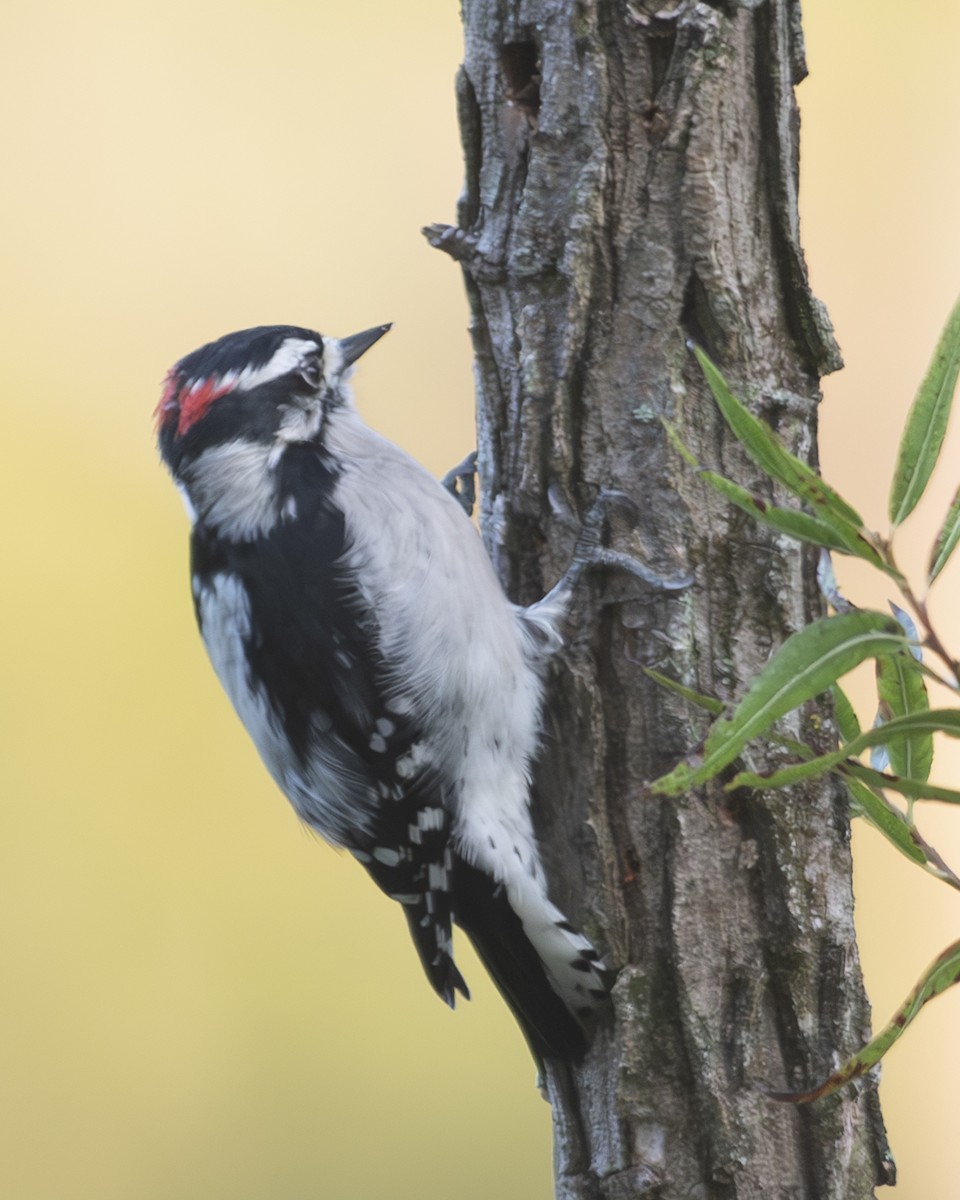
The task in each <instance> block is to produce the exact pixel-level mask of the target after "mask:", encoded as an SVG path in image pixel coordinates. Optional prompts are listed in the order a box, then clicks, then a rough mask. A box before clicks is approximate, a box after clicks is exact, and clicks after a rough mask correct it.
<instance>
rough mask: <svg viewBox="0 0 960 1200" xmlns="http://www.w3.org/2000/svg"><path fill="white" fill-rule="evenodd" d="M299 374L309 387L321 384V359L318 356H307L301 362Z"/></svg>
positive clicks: (316, 386)
mask: <svg viewBox="0 0 960 1200" xmlns="http://www.w3.org/2000/svg"><path fill="white" fill-rule="evenodd" d="M298 374H299V376H300V378H301V379H302V380H303V382H304V383H305V384H306V385H307V387H311V388H318V387H319V386H320V360H319V358H316V357H311V358H306V359H304V361H303V362H302V363H301V364H300V367H299V369H298Z"/></svg>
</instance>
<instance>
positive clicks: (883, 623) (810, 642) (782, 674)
mask: <svg viewBox="0 0 960 1200" xmlns="http://www.w3.org/2000/svg"><path fill="white" fill-rule="evenodd" d="M904 643H905V638H904V636H903V632H902V630H901V629H900V626H899V625H898V624H897V623H896V621H894V620H893V618H892V617H888V616H886V615H885V614H884V613H878V612H870V611H864V612H853V613H841V614H840V615H839V616H835V617H825V618H824V619H823V620H821V621H816V622H814V624H812V625H808V626H807V627H806V629H801V630H800V631H799V632H798V633H795V634H793V635H792V636H791V637H789V638H788V639H787V640H786V641H785V642H784V643H783V645H782V646H781V647H780V648H779V649H778V650H777V652H776V653H775V654H774V655H773V657H772V658H771V659H770V661H769V662H768V663H767V665H766V666H765V667H764V668H763V670H762V671H761V672H760V674H759V675H757V676H756V678H755V679H754V680H753V682H752V683H751V685H750V689H749V691H748V692H747V694H746V695H745V696H744V698H743V699H742V700H741V701H740V703H739V704H738V705H737V707H736V709H735V711H734V712H733V714H732V715H731V716H730V717H721V718H720V719H719V720H717V721H715V722H714V724H713V725H712V726H711V728H710V732H709V733H708V735H707V738H706V741H705V742H704V745H703V749H702V751H701V752H700V754H699V755H698V758H697V759H696V760H694V761H687V762H682V763H680V764H678V766H676V767H675V768H674V769H673V770H672V771H671V772H670V773H669V774H667V775H664V776H662V777H661V778H660V779H658V780H656V781H655V782H654V783H653V784H652V785H651V787H652V788H653V790H654V791H655V792H659V793H662V794H665V795H670V796H675V795H679V794H680V793H681V792H685V791H687V790H688V789H689V788H691V787H696V786H697V785H698V784H700V783H704V782H705V781H706V780H708V779H711V778H713V776H714V775H716V774H718V772H720V771H722V770H723V768H724V767H726V766H728V765H729V764H730V763H731V762H733V760H734V759H735V758H736V757H737V755H738V754H739V753H740V751H741V750H742V749H743V747H744V746H745V745H746V744H747V743H748V742H749V741H751V740H752V739H753V738H755V737H757V736H758V734H761V733H763V732H764V731H765V730H766V729H768V728H769V727H770V726H771V725H772V724H773V723H774V721H777V720H779V719H780V717H782V716H784V715H785V714H786V713H788V712H790V711H791V710H792V709H794V708H797V707H799V705H801V704H803V703H804V702H805V701H807V700H810V699H811V698H812V697H814V696H817V695H819V694H820V693H821V692H825V691H826V690H827V689H828V688H829V687H830V686H831V685H832V684H833V683H835V682H836V681H837V680H838V679H839V678H840V677H841V676H842V675H845V674H846V673H847V672H848V671H852V670H853V668H854V667H855V666H857V665H858V663H861V662H863V661H864V659H867V658H876V656H877V655H878V654H892V653H893V652H894V651H895V650H898V649H900V648H901V647H902V646H903V645H904Z"/></svg>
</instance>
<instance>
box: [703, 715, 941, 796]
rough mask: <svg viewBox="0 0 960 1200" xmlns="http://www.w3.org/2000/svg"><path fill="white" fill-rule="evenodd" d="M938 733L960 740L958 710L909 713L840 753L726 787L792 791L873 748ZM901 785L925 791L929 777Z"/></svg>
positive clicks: (747, 776)
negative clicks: (794, 785)
mask: <svg viewBox="0 0 960 1200" xmlns="http://www.w3.org/2000/svg"><path fill="white" fill-rule="evenodd" d="M934 733H945V734H947V735H948V736H949V737H955V738H960V710H958V709H955V708H931V709H926V710H924V711H920V712H915V713H906V714H905V715H904V716H902V717H894V718H892V719H891V720H890V721H887V722H885V723H884V724H883V725H877V726H874V728H873V729H868V730H866V731H865V732H864V733H860V734H858V735H857V736H856V737H855V738H851V740H850V741H849V742H846V743H845V744H844V745H842V746H841V747H840V748H839V749H838V750H832V751H830V753H828V754H819V755H817V757H816V758H808V759H806V760H805V761H804V762H800V763H791V765H790V766H788V767H781V768H780V769H779V770H776V771H771V772H770V773H769V774H760V773H758V772H755V771H740V772H739V774H737V775H735V776H734V778H733V779H731V780H730V782H729V783H728V784H727V785H726V787H727V790H728V791H731V790H732V789H734V788H738V787H749V788H785V787H791V786H792V785H793V784H795V783H800V782H801V781H803V780H804V779H813V778H814V777H815V776H817V775H823V774H824V773H825V772H827V771H832V770H833V768H834V767H836V766H837V765H838V764H840V763H843V762H847V760H852V759H854V758H856V756H857V755H858V754H862V753H863V751H864V750H867V749H869V748H870V747H871V746H878V745H885V746H889V747H894V746H899V745H901V744H902V743H904V742H908V741H910V740H912V739H916V738H919V737H928V738H932V736H933V734H934ZM849 765H850V766H851V767H852V766H853V765H854V764H853V763H852V762H850V764H849ZM874 774H875V775H876V776H877V778H879V779H893V778H895V777H894V776H886V775H881V774H880V772H879V771H876V770H875V771H874ZM897 778H899V777H897ZM900 782H901V783H903V782H906V783H909V784H910V785H911V786H914V787H917V788H923V787H924V785H925V783H926V777H924V778H919V777H917V778H912V779H907V780H903V779H900ZM884 786H889V787H893V786H894V785H893V783H888V784H886V785H884ZM958 794H960V793H958Z"/></svg>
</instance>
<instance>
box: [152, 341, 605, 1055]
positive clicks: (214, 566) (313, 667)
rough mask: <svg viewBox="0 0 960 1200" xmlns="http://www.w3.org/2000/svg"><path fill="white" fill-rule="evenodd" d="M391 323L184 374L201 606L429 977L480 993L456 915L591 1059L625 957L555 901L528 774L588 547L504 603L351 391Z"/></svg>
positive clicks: (178, 430)
mask: <svg viewBox="0 0 960 1200" xmlns="http://www.w3.org/2000/svg"><path fill="white" fill-rule="evenodd" d="M388 329H390V325H380V326H375V327H373V328H371V329H367V330H364V331H363V332H361V333H356V334H353V335H351V336H349V337H344V338H335V337H329V336H324V335H322V334H320V333H317V332H315V331H313V330H311V329H307V328H304V327H300V326H294V325H264V326H257V327H255V328H251V329H244V330H240V331H238V332H234V333H229V334H227V335H226V336H224V337H221V338H219V339H218V340H216V341H212V342H209V343H208V344H206V345H203V346H201V347H200V348H199V349H197V350H194V351H193V352H192V353H190V354H187V355H186V356H185V357H183V358H181V359H180V360H179V361H178V362H177V363H176V364H175V365H174V366H173V367H172V368H171V370H170V371H169V372H168V374H167V376H166V380H165V382H164V387H163V392H162V397H161V399H160V402H159V404H158V405H157V408H156V413H155V419H156V433H157V440H158V447H159V452H160V456H161V459H162V461H163V463H164V464H165V465H166V467H167V468H168V470H169V472H170V474H171V476H172V477H173V480H174V482H175V484H176V485H177V487H178V489H179V491H180V493H181V495H182V498H183V500H184V504H185V507H186V510H187V514H188V517H189V519H190V523H191V527H192V528H191V537H190V543H191V550H190V574H191V583H192V592H193V601H194V608H195V613H196V619H197V623H198V626H199V629H200V633H201V637H202V640H203V642H204V645H205V647H206V650H207V653H208V655H209V658H210V661H211V663H212V665H213V668H214V671H215V672H216V674H217V676H218V677H219V680H220V683H221V684H222V686H223V688H224V690H225V691H226V693H227V696H228V697H229V699H230V701H231V703H232V705H233V707H234V709H235V710H236V712H237V714H238V716H239V718H240V720H241V722H242V723H243V725H244V726H245V727H246V730H247V733H248V734H249V736H250V737H251V739H252V741H253V743H254V745H255V746H256V749H257V751H258V752H259V754H260V757H261V758H262V760H263V762H264V764H265V766H266V768H267V770H268V771H269V773H270V774H271V775H272V777H273V779H274V780H275V782H276V784H277V785H278V786H279V788H280V790H281V792H283V793H284V795H285V796H286V797H287V799H288V800H289V802H290V804H291V805H292V806H293V808H294V809H295V811H296V812H297V814H298V815H299V816H300V818H301V819H302V820H303V821H304V822H305V823H306V824H307V825H308V826H309V827H310V828H311V829H313V830H315V831H316V832H317V833H319V834H320V835H321V837H323V838H324V839H325V840H326V841H327V842H329V843H330V844H332V845H333V846H335V847H339V848H342V849H344V850H346V851H348V852H349V853H350V854H351V855H352V856H353V857H354V858H355V859H356V860H357V861H358V862H359V863H360V864H361V865H362V866H363V867H364V868H365V869H366V871H367V872H368V873H369V874H370V876H371V877H372V878H373V880H374V882H375V883H376V884H377V885H378V886H379V887H380V888H381V889H382V891H383V892H385V893H386V894H387V895H388V896H389V897H391V898H392V899H393V900H395V901H396V902H397V903H399V904H400V906H401V908H402V910H403V913H404V915H405V917H406V921H407V924H408V927H409V931H410V934H411V936H412V939H413V943H414V945H415V947H416V950H417V953H418V955H419V958H420V961H421V963H422V965H423V969H424V971H425V973H426V976H427V978H428V980H429V982H430V984H431V985H432V987H433V989H434V990H435V991H436V993H437V994H438V995H439V996H440V997H441V998H442V999H443V1000H444V1001H446V1003H447V1004H449V1005H450V1006H451V1007H453V1006H454V1004H455V998H456V995H457V994H458V993H459V994H460V995H462V996H463V997H464V998H466V999H469V995H470V993H469V989H468V987H467V984H466V981H465V980H464V978H463V976H462V974H461V973H460V970H459V968H458V967H457V965H456V962H455V959H454V951H453V944H452V930H453V926H454V925H456V926H458V927H459V928H461V929H462V930H463V931H464V932H465V933H466V935H467V937H468V938H469V939H470V941H471V942H472V944H473V946H474V947H475V949H476V951H477V953H478V956H479V958H480V959H481V961H482V962H483V964H484V965H485V967H486V969H487V970H488V972H489V973H490V975H491V977H492V979H493V981H494V983H495V985H496V986H497V988H498V989H499V991H500V992H501V994H502V995H503V997H504V999H505V1000H506V1002H507V1004H508V1005H509V1007H510V1008H511V1009H512V1011H513V1013H514V1015H515V1016H516V1018H517V1021H518V1023H519V1025H520V1028H521V1030H522V1032H523V1035H524V1037H525V1038H526V1041H527V1043H528V1045H529V1047H530V1049H531V1051H532V1053H533V1056H534V1058H535V1060H536V1061H537V1063H538V1064H541V1066H542V1063H543V1061H544V1060H546V1059H555V1060H562V1061H567V1062H577V1061H580V1060H581V1059H582V1058H583V1056H584V1055H585V1053H586V1051H587V1049H588V1047H589V1044H590V1040H591V1037H592V1033H593V1030H594V1028H595V1026H596V1023H597V1020H598V1016H599V1014H600V1013H601V1012H602V1011H603V1009H604V1006H605V1005H606V1004H607V1003H608V994H609V990H610V972H609V971H608V969H607V967H606V965H605V963H604V961H603V959H602V957H601V955H600V953H599V952H598V951H597V950H596V948H595V947H594V945H593V944H592V942H591V941H590V939H589V938H587V937H586V936H585V935H584V934H583V933H581V932H579V931H578V930H577V929H576V928H575V926H574V925H573V924H572V923H571V922H570V921H569V920H568V919H567V917H566V916H565V915H564V913H563V912H561V911H560V909H559V908H558V907H557V906H556V905H555V904H554V903H553V901H552V900H551V899H550V896H549V892H548V885H547V879H546V874H545V870H544V865H543V860H542V855H541V851H540V848H539V846H538V843H537V839H536V837H535V834H534V830H533V825H532V821H531V813H530V788H531V772H532V769H533V766H534V764H535V761H536V758H537V754H538V751H539V748H540V742H541V728H542V723H543V718H544V704H545V690H546V680H547V672H548V665H549V662H550V659H551V656H552V655H554V654H555V653H556V652H557V651H558V650H559V649H560V647H561V646H562V644H563V636H562V629H563V624H564V620H565V618H566V615H567V612H568V609H569V604H570V595H571V591H572V587H573V584H574V582H575V577H576V576H577V574H578V572H579V567H580V566H582V562H581V561H580V560H579V559H578V563H577V564H575V565H576V567H577V569H576V570H574V571H573V572H572V573H571V575H570V578H569V579H565V580H561V582H560V583H559V584H558V585H557V587H555V588H554V589H553V590H552V591H551V592H549V593H548V594H547V596H545V597H544V599H542V600H541V601H539V602H538V603H536V604H533V605H528V606H525V607H524V606H520V605H516V604H513V603H511V602H510V600H509V599H508V598H507V596H506V594H505V593H504V591H503V588H502V587H501V585H500V582H499V580H498V578H497V576H496V574H495V572H494V569H493V566H492V564H491V562H490V559H489V557H488V555H487V553H486V550H485V548H484V545H483V541H482V539H481V538H480V536H479V533H478V532H477V530H476V528H475V526H474V524H473V523H472V521H471V520H470V519H469V517H468V515H467V513H466V512H465V511H464V506H463V505H462V504H461V503H460V500H459V499H458V497H457V496H456V495H455V494H454V489H452V488H450V487H447V486H444V485H443V484H442V483H441V482H440V481H438V480H437V479H435V478H434V477H433V475H431V474H430V473H429V472H428V471H427V470H426V469H425V468H424V467H422V466H421V465H420V464H419V463H418V462H417V461H416V460H415V459H414V458H412V457H411V456H410V455H409V454H407V453H406V452H405V451H404V450H402V449H401V448H400V447H398V446H396V445H394V444H393V443H392V442H390V441H389V440H387V439H386V438H384V437H382V436H381V435H380V434H378V433H377V432H375V431H374V430H373V429H372V428H370V427H369V426H368V425H367V424H366V423H365V422H364V421H363V419H362V418H361V416H360V414H359V412H358V411H357V409H356V407H355V405H354V402H353V398H352V394H351V390H350V387H349V383H348V379H349V377H350V375H351V374H352V371H353V368H354V364H355V363H356V362H357V360H358V359H359V358H360V357H361V356H362V355H363V354H365V353H366V352H367V351H368V350H369V349H370V348H371V347H372V346H373V345H374V344H375V343H376V342H377V341H379V339H380V338H381V337H382V336H383V335H384V334H385V333H386V332H387V330H388ZM460 473H461V475H462V474H464V471H462V470H461V472H460Z"/></svg>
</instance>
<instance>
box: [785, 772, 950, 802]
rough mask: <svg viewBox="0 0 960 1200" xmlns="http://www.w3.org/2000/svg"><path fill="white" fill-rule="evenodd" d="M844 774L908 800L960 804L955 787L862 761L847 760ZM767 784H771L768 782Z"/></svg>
mask: <svg viewBox="0 0 960 1200" xmlns="http://www.w3.org/2000/svg"><path fill="white" fill-rule="evenodd" d="M838 770H840V771H841V772H842V773H843V774H844V775H853V776H854V777H855V778H856V779H860V780H862V781H863V782H864V783H866V784H867V785H868V786H870V787H872V788H887V789H888V790H889V791H891V792H899V794H900V795H901V796H906V797H907V799H908V800H940V801H942V802H943V803H944V804H960V792H958V791H956V790H955V789H954V788H945V787H938V786H937V784H934V783H928V782H927V781H926V780H924V779H903V778H901V776H899V775H885V774H884V773H883V772H882V771H875V770H874V769H873V767H865V766H863V764H862V763H854V762H845V763H843V765H842V766H841V767H838ZM765 786H769V784H766V785H765Z"/></svg>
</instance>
